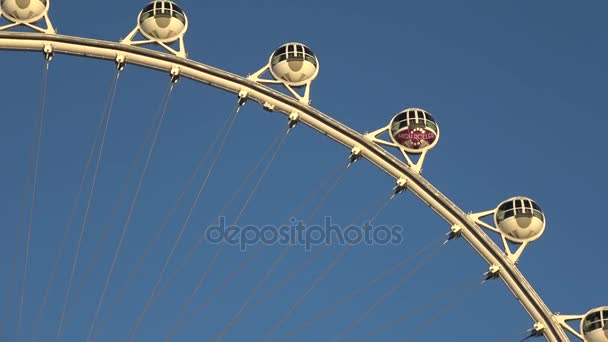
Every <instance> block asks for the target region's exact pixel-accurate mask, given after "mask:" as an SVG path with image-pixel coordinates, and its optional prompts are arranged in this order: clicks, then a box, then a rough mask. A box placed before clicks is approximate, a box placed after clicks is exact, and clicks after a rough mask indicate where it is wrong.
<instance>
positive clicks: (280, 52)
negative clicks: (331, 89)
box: [268, 43, 319, 87]
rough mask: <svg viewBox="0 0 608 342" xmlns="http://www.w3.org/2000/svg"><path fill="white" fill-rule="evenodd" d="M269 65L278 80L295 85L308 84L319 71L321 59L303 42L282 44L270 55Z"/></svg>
mask: <svg viewBox="0 0 608 342" xmlns="http://www.w3.org/2000/svg"><path fill="white" fill-rule="evenodd" d="M268 65H269V67H270V73H271V74H272V76H273V77H274V78H275V79H276V80H279V81H281V82H285V83H286V84H288V85H290V86H294V87H301V86H304V85H306V84H307V83H308V82H310V81H312V80H314V79H315V77H317V74H318V73H319V60H318V59H317V57H316V56H315V54H314V53H313V52H312V50H311V49H310V48H308V47H307V46H306V45H304V44H301V43H287V44H284V45H282V46H280V47H279V48H278V49H276V50H275V52H274V53H273V54H272V55H271V56H270V61H269V62H268Z"/></svg>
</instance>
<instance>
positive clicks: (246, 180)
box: [159, 137, 279, 293]
mask: <svg viewBox="0 0 608 342" xmlns="http://www.w3.org/2000/svg"><path fill="white" fill-rule="evenodd" d="M278 139H279V137H277V139H276V140H278ZM276 140H275V141H274V142H272V143H271V144H270V145H269V146H268V147H267V148H266V150H265V151H264V153H263V154H262V156H261V157H260V158H259V159H258V161H257V163H256V164H255V166H254V167H253V169H252V170H251V171H249V173H248V174H247V175H246V176H245V178H244V179H243V181H242V182H241V184H240V185H239V187H238V188H237V189H236V190H235V191H234V192H233V193H232V196H231V197H230V199H229V200H228V201H226V203H224V206H223V207H222V209H220V211H219V214H218V217H221V216H224V213H225V212H226V211H227V209H228V207H230V206H231V205H232V204H233V203H234V201H235V200H236V199H237V197H238V196H239V195H240V193H241V192H242V190H243V189H244V187H245V185H246V184H247V183H249V180H250V179H251V177H253V175H254V174H255V173H256V172H257V170H258V169H259V168H260V166H262V162H263V161H264V160H265V159H266V157H267V156H268V154H269V153H270V152H271V151H272V150H273V149H274V146H275V145H276ZM203 242H205V236H204V235H203V236H201V237H200V238H199V239H198V240H197V241H196V243H195V244H194V246H192V248H190V250H189V251H188V253H186V257H185V258H184V259H183V260H182V263H181V264H180V266H179V267H177V269H176V270H175V271H174V272H173V273H171V274H170V275H169V277H168V278H167V279H168V280H167V281H166V282H165V283H164V284H163V286H162V287H161V289H160V291H159V293H161V292H164V290H166V289H167V287H169V285H171V282H172V281H173V279H175V276H176V275H177V274H178V273H179V272H180V271H181V270H182V269H183V268H184V267H186V265H187V264H188V263H189V262H190V260H191V259H192V258H193V257H194V254H195V253H196V251H198V249H199V248H200V246H201V245H202V244H203Z"/></svg>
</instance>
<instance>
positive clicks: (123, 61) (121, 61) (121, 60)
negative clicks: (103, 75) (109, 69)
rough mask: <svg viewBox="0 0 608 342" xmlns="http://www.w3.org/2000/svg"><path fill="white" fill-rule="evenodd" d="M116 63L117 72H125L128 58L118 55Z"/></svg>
mask: <svg viewBox="0 0 608 342" xmlns="http://www.w3.org/2000/svg"><path fill="white" fill-rule="evenodd" d="M114 62H115V63H116V70H118V71H123V70H125V66H126V65H127V58H126V57H125V56H124V55H117V56H116V58H115V59H114Z"/></svg>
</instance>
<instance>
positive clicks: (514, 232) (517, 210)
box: [494, 197, 545, 243]
mask: <svg viewBox="0 0 608 342" xmlns="http://www.w3.org/2000/svg"><path fill="white" fill-rule="evenodd" d="M494 221H495V223H496V226H497V227H498V229H499V230H500V231H501V232H502V233H503V234H504V235H505V237H506V238H507V239H509V240H511V241H514V242H520V243H522V242H525V241H533V240H536V239H538V238H539V237H540V235H542V233H543V231H544V230H545V214H543V211H542V209H541V208H540V207H539V206H538V204H536V202H534V201H533V200H531V199H529V198H527V197H513V198H510V199H508V200H506V201H504V202H502V203H501V204H499V205H498V208H497V209H496V213H495V215H494Z"/></svg>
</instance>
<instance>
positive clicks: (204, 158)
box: [100, 107, 240, 324]
mask: <svg viewBox="0 0 608 342" xmlns="http://www.w3.org/2000/svg"><path fill="white" fill-rule="evenodd" d="M239 110H240V107H237V108H236V110H233V111H232V115H229V116H227V117H226V120H225V121H224V124H223V126H222V129H221V130H218V132H217V134H216V136H215V138H214V139H213V141H212V143H211V144H210V145H209V147H208V148H207V150H206V151H205V153H204V154H203V155H202V156H201V157H200V158H199V160H198V162H197V164H196V167H195V169H194V171H193V172H192V174H191V175H190V177H189V178H188V181H187V182H186V184H185V186H184V187H183V189H182V191H181V193H180V194H179V195H178V197H177V198H176V200H175V202H174V204H173V206H172V207H171V209H170V210H169V212H167V214H166V215H165V217H164V219H163V220H162V221H161V222H162V224H161V225H160V228H159V229H158V231H157V232H156V234H155V236H154V237H153V238H152V239H151V240H150V241H148V244H147V246H146V249H145V251H144V253H142V254H141V255H140V256H139V258H138V260H137V262H136V263H135V266H134V267H133V269H132V270H131V272H129V276H128V278H127V280H126V281H125V282H124V284H123V285H122V286H121V288H120V291H119V294H118V296H117V297H116V299H115V300H114V301H113V302H112V304H111V305H110V307H109V308H108V310H107V312H106V313H105V314H104V315H103V317H102V319H101V321H100V324H103V323H104V322H105V320H106V319H107V318H108V317H109V316H110V314H111V313H112V311H113V309H114V307H115V306H116V305H118V303H120V301H121V300H122V298H123V297H124V295H125V294H126V292H127V290H128V288H129V285H130V284H131V282H132V281H133V279H134V278H135V277H136V276H137V275H139V272H140V271H141V268H142V265H143V263H144V261H145V259H146V257H147V256H148V255H149V253H150V252H151V251H152V248H153V247H154V246H155V245H156V243H158V241H159V240H160V238H161V236H162V234H163V233H164V231H165V230H166V229H167V227H168V226H169V220H170V219H171V217H173V215H174V214H175V212H176V211H177V209H178V208H179V204H180V203H181V202H182V200H183V198H184V196H185V195H186V193H187V191H188V190H189V189H190V188H191V186H192V184H193V183H194V180H195V179H196V177H197V176H198V174H199V172H200V171H201V169H202V167H203V165H204V164H205V162H207V160H208V158H209V157H210V156H211V152H212V151H213V148H214V147H215V146H216V145H217V144H218V142H219V140H220V139H221V137H222V136H224V135H225V133H226V132H227V131H228V127H230V125H231V122H232V121H233V118H234V116H235V115H237V114H238V112H239ZM163 289H164V288H161V292H162V290H163Z"/></svg>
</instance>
